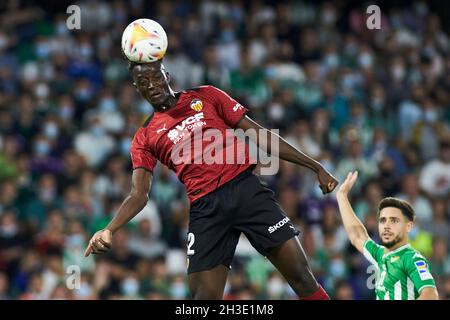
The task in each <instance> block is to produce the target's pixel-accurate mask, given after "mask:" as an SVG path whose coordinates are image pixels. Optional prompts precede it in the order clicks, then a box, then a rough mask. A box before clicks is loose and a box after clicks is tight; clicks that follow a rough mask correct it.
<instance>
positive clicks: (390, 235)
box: [381, 232, 393, 238]
mask: <svg viewBox="0 0 450 320" xmlns="http://www.w3.org/2000/svg"><path fill="white" fill-rule="evenodd" d="M381 236H382V237H384V238H389V237H392V236H393V234H392V233H387V232H385V233H383V234H382V235H381Z"/></svg>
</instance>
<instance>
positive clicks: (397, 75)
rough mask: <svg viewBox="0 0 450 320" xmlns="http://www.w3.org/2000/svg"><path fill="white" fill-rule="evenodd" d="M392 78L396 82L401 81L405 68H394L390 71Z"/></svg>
mask: <svg viewBox="0 0 450 320" xmlns="http://www.w3.org/2000/svg"><path fill="white" fill-rule="evenodd" d="M392 76H393V77H394V79H396V80H403V78H404V77H405V68H403V67H401V66H395V67H394V68H393V69H392Z"/></svg>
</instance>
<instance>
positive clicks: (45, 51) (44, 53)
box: [35, 42, 50, 59]
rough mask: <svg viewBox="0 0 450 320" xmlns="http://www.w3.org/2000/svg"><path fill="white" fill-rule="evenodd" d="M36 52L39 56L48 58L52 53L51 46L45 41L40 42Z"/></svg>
mask: <svg viewBox="0 0 450 320" xmlns="http://www.w3.org/2000/svg"><path fill="white" fill-rule="evenodd" d="M35 53H36V56H37V57H38V58H42V59H45V58H48V56H49V55H50V46H49V45H48V44H47V43H45V42H43V43H39V44H38V45H37V46H36V49H35Z"/></svg>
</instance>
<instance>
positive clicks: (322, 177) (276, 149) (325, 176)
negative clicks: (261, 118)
mask: <svg viewBox="0 0 450 320" xmlns="http://www.w3.org/2000/svg"><path fill="white" fill-rule="evenodd" d="M238 127H239V128H241V129H243V130H248V129H254V130H255V131H256V132H259V131H260V130H263V131H266V132H267V133H268V135H269V138H268V139H262V140H260V139H259V134H257V135H256V141H253V142H255V143H256V145H257V146H258V147H259V148H261V149H263V150H264V151H266V152H267V153H269V154H277V155H278V157H279V158H280V159H283V160H286V161H289V162H292V163H295V164H298V165H301V166H304V167H307V168H309V169H311V170H312V171H314V172H315V173H316V174H317V179H318V180H319V183H320V188H321V189H322V192H323V194H326V193H329V192H332V191H333V190H334V188H336V186H337V184H338V181H337V180H336V179H335V178H334V177H333V176H332V175H331V174H330V173H329V172H328V171H327V170H326V169H325V168H324V167H323V166H322V165H321V164H320V163H319V162H317V161H316V160H314V159H313V158H311V157H309V156H308V155H306V154H304V153H303V152H301V151H300V150H298V149H296V148H294V147H293V146H292V145H290V144H289V143H288V142H287V141H286V140H284V139H283V138H282V137H280V136H279V135H277V134H275V133H273V132H272V131H270V130H268V129H266V128H264V127H262V126H261V125H259V124H258V123H256V122H255V121H253V120H252V119H250V118H249V117H248V116H244V117H242V119H241V120H240V121H239V123H238ZM273 137H274V138H275V139H278V141H279V144H276V145H275V146H272V145H271V141H272V138H273Z"/></svg>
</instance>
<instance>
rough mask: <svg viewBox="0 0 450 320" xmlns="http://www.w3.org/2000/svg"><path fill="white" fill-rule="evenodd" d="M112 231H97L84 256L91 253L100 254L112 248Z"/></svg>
mask: <svg viewBox="0 0 450 320" xmlns="http://www.w3.org/2000/svg"><path fill="white" fill-rule="evenodd" d="M111 243H112V232H111V231H110V230H108V229H103V230H100V231H97V232H96V233H95V234H94V235H93V236H92V238H91V240H90V241H89V245H88V246H87V248H86V251H84V256H85V257H87V256H89V255H90V254H91V253H92V254H99V253H105V252H107V251H108V250H109V249H110V248H111Z"/></svg>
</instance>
